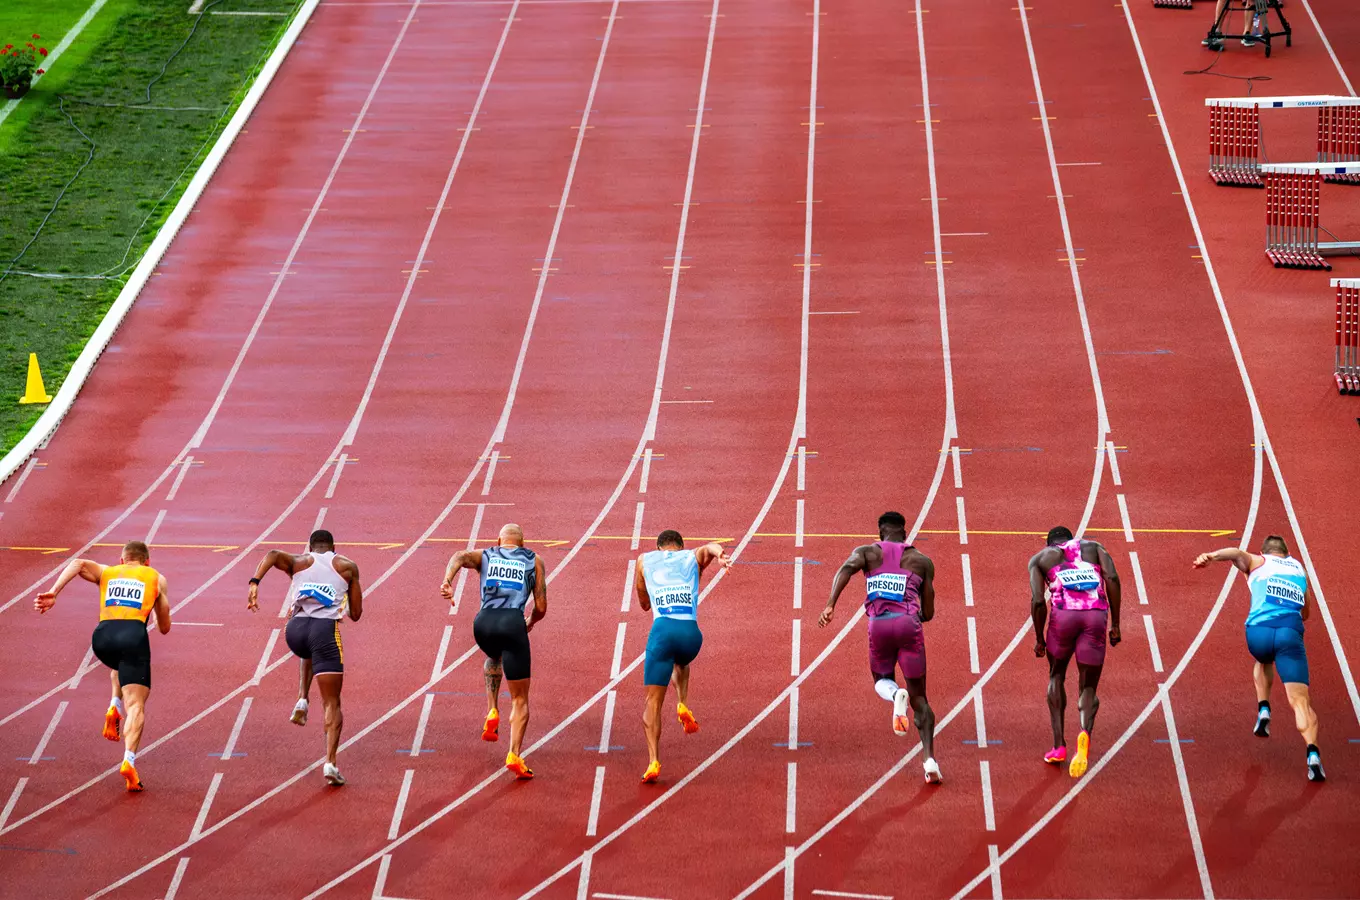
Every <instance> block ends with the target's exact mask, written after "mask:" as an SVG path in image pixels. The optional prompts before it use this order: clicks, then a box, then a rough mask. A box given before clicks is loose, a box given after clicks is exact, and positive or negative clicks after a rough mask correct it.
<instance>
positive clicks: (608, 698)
mask: <svg viewBox="0 0 1360 900" xmlns="http://www.w3.org/2000/svg"><path fill="white" fill-rule="evenodd" d="M617 701H618V691H610V692H609V693H608V694H606V695H605V698H604V721H603V722H602V723H600V752H601V753H608V752H609V738H610V737H611V736H612V735H613V732H614V704H615V703H616V702H617ZM393 837H396V835H393Z"/></svg>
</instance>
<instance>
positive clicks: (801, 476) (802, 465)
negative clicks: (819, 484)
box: [798, 444, 807, 491]
mask: <svg viewBox="0 0 1360 900" xmlns="http://www.w3.org/2000/svg"><path fill="white" fill-rule="evenodd" d="M806 484H807V448H806V447H804V446H803V445H801V444H799V445H798V490H800V491H801V490H804V486H805V485H806Z"/></svg>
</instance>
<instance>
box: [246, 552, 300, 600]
mask: <svg viewBox="0 0 1360 900" xmlns="http://www.w3.org/2000/svg"><path fill="white" fill-rule="evenodd" d="M296 562H297V557H296V556H294V555H293V554H291V553H285V552H283V551H282V550H270V551H269V552H268V553H266V554H265V555H264V559H262V560H260V564H259V565H258V566H256V567H255V577H254V578H253V579H251V583H250V590H249V591H247V592H246V609H248V610H250V611H251V612H255V611H257V610H258V609H259V608H260V585H259V582H260V580H261V579H262V578H264V576H265V575H267V574H269V570H270V569H278V570H279V571H280V572H284V573H286V574H287V575H288V576H289V577H292V575H293V566H294V564H295V563H296Z"/></svg>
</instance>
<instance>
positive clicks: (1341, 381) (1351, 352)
mask: <svg viewBox="0 0 1360 900" xmlns="http://www.w3.org/2000/svg"><path fill="white" fill-rule="evenodd" d="M1332 287H1334V288H1336V392H1337V393H1338V394H1360V278H1333V279H1332Z"/></svg>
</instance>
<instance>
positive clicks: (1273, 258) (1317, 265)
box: [1266, 249, 1332, 272]
mask: <svg viewBox="0 0 1360 900" xmlns="http://www.w3.org/2000/svg"><path fill="white" fill-rule="evenodd" d="M1266 259H1269V260H1270V262H1271V265H1273V266H1274V267H1275V268H1277V269H1323V270H1326V271H1328V272H1330V271H1332V264H1331V263H1329V262H1327V260H1325V259H1323V258H1322V255H1321V254H1320V253H1314V252H1310V251H1306V250H1272V249H1267V250H1266Z"/></svg>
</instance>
